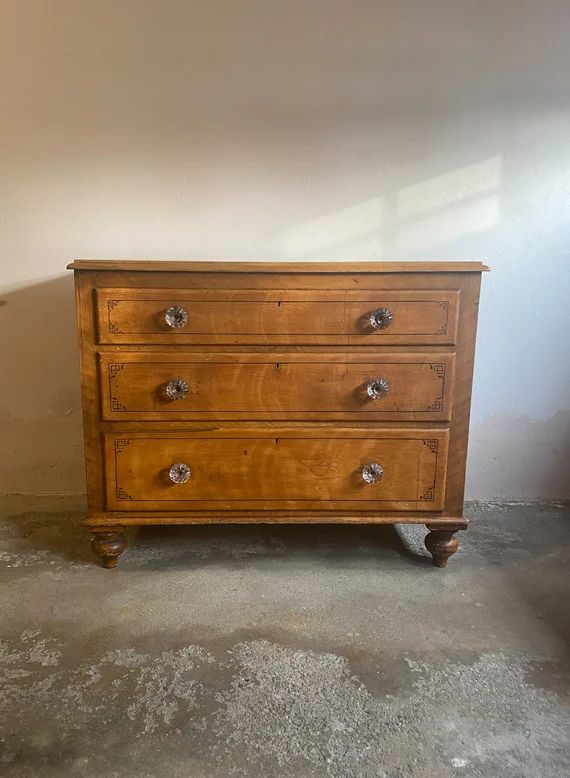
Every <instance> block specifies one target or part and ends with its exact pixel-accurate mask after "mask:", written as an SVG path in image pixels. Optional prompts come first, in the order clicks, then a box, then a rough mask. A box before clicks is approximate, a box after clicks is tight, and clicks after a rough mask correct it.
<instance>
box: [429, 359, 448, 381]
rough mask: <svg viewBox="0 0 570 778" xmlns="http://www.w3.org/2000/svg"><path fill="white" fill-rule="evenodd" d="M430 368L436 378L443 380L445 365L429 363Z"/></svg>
mask: <svg viewBox="0 0 570 778" xmlns="http://www.w3.org/2000/svg"><path fill="white" fill-rule="evenodd" d="M429 366H430V368H431V369H432V370H433V372H434V373H435V374H436V376H437V377H438V378H445V365H444V364H443V363H441V362H430V363H429Z"/></svg>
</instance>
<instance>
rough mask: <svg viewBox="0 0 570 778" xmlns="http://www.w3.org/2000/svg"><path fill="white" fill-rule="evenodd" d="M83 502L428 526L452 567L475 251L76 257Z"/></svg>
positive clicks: (136, 519) (114, 555)
mask: <svg viewBox="0 0 570 778" xmlns="http://www.w3.org/2000/svg"><path fill="white" fill-rule="evenodd" d="M69 267H70V268H72V269H73V270H74V271H75V286H76V300H77V321H78V328H79V343H80V354H81V386H82V403H83V425H84V437H85V457H86V469H87V489H88V506H89V508H88V516H87V518H86V520H85V527H86V528H87V530H88V531H89V533H91V535H92V537H93V541H92V547H93V550H94V552H95V553H96V554H97V555H99V557H100V558H101V560H102V564H103V565H104V566H105V567H114V566H115V565H116V564H117V559H118V557H119V555H120V554H121V553H122V552H123V551H124V549H125V547H126V541H125V535H124V531H125V528H126V527H127V526H129V525H143V524H204V523H213V522H215V523H220V522H227V523H246V522H260V523H261V522H263V523H274V522H300V523H310V522H365V523H421V524H425V525H426V526H427V528H428V530H429V533H428V535H427V537H426V547H427V549H428V550H429V552H430V553H431V555H432V557H433V562H434V564H435V565H436V566H437V567H444V566H445V564H446V562H447V560H448V558H449V556H450V555H451V554H453V553H454V552H455V551H456V550H457V547H458V545H459V542H458V540H457V538H456V537H455V533H456V532H457V531H458V530H462V529H465V528H466V526H467V519H466V518H465V517H464V515H463V487H464V476H465V459H466V451H467V435H468V424H469V407H470V400H471V381H472V371H473V355H474V348H475V331H476V324H477V308H478V300H479V287H480V280H481V273H482V271H484V270H486V269H487V268H486V267H485V266H484V265H482V264H481V263H478V262H425V263H417V262H361V263H311V264H306V263H297V264H290V263H251V262H138V261H105V260H78V261H76V262H73V263H72V264H71V265H70V266H69Z"/></svg>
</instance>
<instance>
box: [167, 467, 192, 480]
mask: <svg viewBox="0 0 570 778" xmlns="http://www.w3.org/2000/svg"><path fill="white" fill-rule="evenodd" d="M191 475H192V469H191V467H190V465H187V464H185V463H184V462H178V463H177V464H176V465H172V467H171V468H170V470H169V471H168V477H169V478H170V480H171V481H172V483H173V484H185V483H186V481H189V480H190V476H191Z"/></svg>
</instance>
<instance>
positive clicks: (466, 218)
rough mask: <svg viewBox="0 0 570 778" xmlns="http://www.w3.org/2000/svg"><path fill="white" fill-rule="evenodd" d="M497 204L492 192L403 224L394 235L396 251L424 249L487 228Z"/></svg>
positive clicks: (494, 220) (495, 216)
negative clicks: (472, 200) (471, 201)
mask: <svg viewBox="0 0 570 778" xmlns="http://www.w3.org/2000/svg"><path fill="white" fill-rule="evenodd" d="M499 207H500V203H499V197H498V196H497V195H493V196H492V197H486V198H485V199H484V200H478V201H477V202H474V203H468V204H466V205H463V206H460V207H457V208H451V209H450V210H448V211H442V212H441V213H436V214H433V215H432V216H428V217H427V218H426V219H420V220H418V221H414V222H410V223H409V224H406V225H403V226H402V227H400V230H399V234H398V238H397V248H398V251H403V252H408V253H410V252H421V251H428V250H429V249H432V248H434V247H436V246H440V245H442V244H445V243H449V242H451V241H454V240H458V239H459V238H462V237H464V236H465V235H469V234H471V233H475V232H481V231H482V230H487V229H490V228H491V227H493V226H494V225H495V224H496V223H497V221H498V218H499Z"/></svg>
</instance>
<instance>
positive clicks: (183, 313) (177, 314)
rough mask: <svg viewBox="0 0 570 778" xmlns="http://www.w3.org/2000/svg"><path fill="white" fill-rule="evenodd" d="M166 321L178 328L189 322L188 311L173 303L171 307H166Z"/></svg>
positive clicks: (170, 325)
mask: <svg viewBox="0 0 570 778" xmlns="http://www.w3.org/2000/svg"><path fill="white" fill-rule="evenodd" d="M164 321H165V322H166V324H167V326H168V327H171V328H172V329H173V330H178V329H180V328H181V327H185V326H186V325H187V324H188V311H187V310H186V308H181V307H180V306H179V305H171V306H170V308H167V309H166V312H165V314H164Z"/></svg>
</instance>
